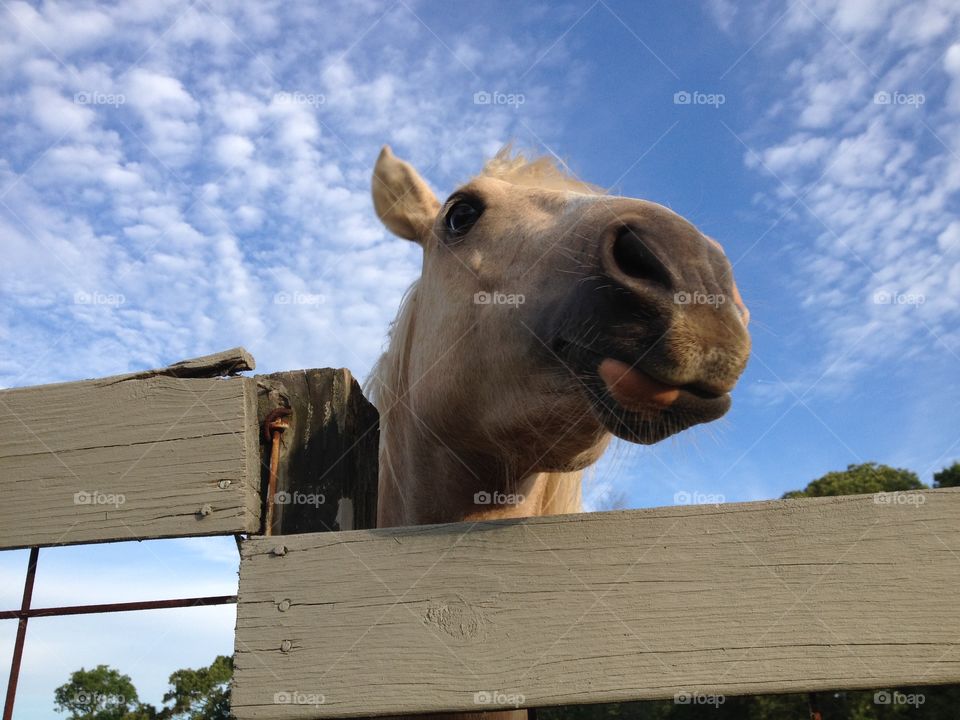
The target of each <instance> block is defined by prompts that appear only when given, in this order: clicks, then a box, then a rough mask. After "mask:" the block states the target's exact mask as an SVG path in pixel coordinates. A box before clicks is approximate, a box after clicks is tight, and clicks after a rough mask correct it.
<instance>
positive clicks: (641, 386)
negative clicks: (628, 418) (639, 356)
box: [597, 358, 680, 410]
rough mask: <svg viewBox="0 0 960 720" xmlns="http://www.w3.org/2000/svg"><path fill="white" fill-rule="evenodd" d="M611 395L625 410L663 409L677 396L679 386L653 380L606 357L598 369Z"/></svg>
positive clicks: (674, 400) (624, 364)
mask: <svg viewBox="0 0 960 720" xmlns="http://www.w3.org/2000/svg"><path fill="white" fill-rule="evenodd" d="M597 372H598V373H599V375H600V379H601V380H603V382H604V383H606V386H607V391H608V392H609V393H610V395H611V397H613V399H614V400H616V401H617V402H618V403H619V404H620V405H622V406H623V407H624V408H626V409H627V410H643V409H649V408H650V407H651V406H653V407H656V408H659V409H666V408H668V407H670V406H671V405H672V404H673V403H674V402H676V400H677V398H678V397H680V389H679V388H677V387H674V386H672V385H666V384H664V383H662V382H658V381H657V380H654V379H653V378H652V377H650V376H649V375H647V374H646V373H645V372H641V371H640V370H636V369H634V368H632V367H630V366H629V365H627V364H626V363H624V362H620V361H619V360H614V359H613V358H605V359H604V360H603V362H601V363H600V367H599V368H598V369H597Z"/></svg>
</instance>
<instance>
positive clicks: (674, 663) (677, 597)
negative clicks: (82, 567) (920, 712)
mask: <svg viewBox="0 0 960 720" xmlns="http://www.w3.org/2000/svg"><path fill="white" fill-rule="evenodd" d="M892 499H893V502H890V503H886V504H885V503H883V502H878V501H877V499H876V498H874V497H873V496H858V497H843V498H823V499H804V500H789V501H776V502H764V503H747V504H732V505H721V506H697V507H682V508H680V507H671V508H661V509H656V510H641V511H629V512H616V513H601V514H586V515H573V516H560V517H546V518H534V519H528V520H523V521H501V522H495V523H483V524H477V525H471V524H458V525H451V526H425V527H419V528H394V529H384V530H373V531H364V530H359V531H354V532H344V533H340V532H334V533H321V534H304V535H293V536H289V535H288V536H282V537H273V538H254V539H250V540H247V541H246V542H244V544H243V548H242V561H241V576H240V603H239V606H238V620H237V640H236V655H235V660H236V677H235V687H234V694H233V705H232V706H233V711H234V713H235V714H236V716H237V717H238V718H240V719H241V720H247V719H250V720H252V719H254V718H258V719H259V718H314V717H355V716H361V715H372V714H390V713H409V712H430V711H441V710H474V711H475V710H477V709H492V708H493V707H506V706H508V705H509V704H510V702H512V701H513V699H512V698H509V697H503V696H510V695H523V696H524V703H523V704H525V705H527V706H537V705H554V704H565V703H580V702H602V701H624V700H629V699H647V698H669V697H673V696H674V694H675V693H677V692H684V691H687V692H693V693H697V692H701V693H722V694H726V695H736V694H752V693H780V692H791V691H805V690H821V689H833V688H851V689H853V688H871V687H884V686H888V687H889V686H892V685H910V684H935V683H945V682H957V681H958V680H960V648H958V647H957V645H958V644H960V625H958V624H957V623H956V622H955V621H954V619H953V618H952V617H951V608H952V607H953V605H954V600H955V598H956V591H957V588H958V587H960V522H958V518H960V491H956V490H940V491H930V492H924V493H911V494H909V495H897V496H894V497H893V498H892ZM278 546H284V547H285V550H281V551H280V553H279V554H278V553H277V552H276V548H277V547H278ZM484 691H486V692H499V693H502V694H503V696H501V697H500V702H494V703H493V704H491V705H487V706H483V707H482V708H478V706H477V705H476V704H475V696H474V694H475V693H478V692H484ZM277 693H280V695H277ZM290 699H292V700H293V702H286V701H287V700H290ZM320 700H322V702H320Z"/></svg>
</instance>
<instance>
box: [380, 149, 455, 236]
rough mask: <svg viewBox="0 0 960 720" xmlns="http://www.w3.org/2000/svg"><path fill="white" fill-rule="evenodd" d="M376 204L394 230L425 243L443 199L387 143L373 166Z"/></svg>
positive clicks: (390, 228)
mask: <svg viewBox="0 0 960 720" xmlns="http://www.w3.org/2000/svg"><path fill="white" fill-rule="evenodd" d="M371 189H372V190H373V206H374V208H376V211H377V216H378V217H379V218H380V220H381V221H382V222H383V224H384V225H386V226H387V228H388V229H389V230H390V231H391V232H392V233H394V234H396V235H399V236H400V237H402V238H406V239H407V240H416V241H417V242H419V243H422V242H423V240H424V238H425V237H426V236H427V233H429V232H430V227H431V226H432V225H433V221H434V218H436V217H437V213H438V212H439V210H440V201H439V200H437V197H436V195H434V194H433V191H432V190H430V188H429V186H428V185H427V183H426V182H424V180H423V178H421V177H420V175H419V174H418V173H417V171H416V170H414V169H413V166H412V165H410V163H408V162H404V161H403V160H401V159H400V158H398V157H397V156H396V155H394V154H393V151H391V150H390V146H389V145H384V146H383V150H381V151H380V157H378V158H377V164H376V167H374V169H373V181H372V188H371Z"/></svg>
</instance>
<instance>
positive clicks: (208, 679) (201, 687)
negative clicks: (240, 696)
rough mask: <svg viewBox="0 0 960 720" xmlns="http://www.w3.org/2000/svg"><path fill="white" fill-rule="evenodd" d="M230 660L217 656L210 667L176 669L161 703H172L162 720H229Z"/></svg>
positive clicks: (231, 662)
mask: <svg viewBox="0 0 960 720" xmlns="http://www.w3.org/2000/svg"><path fill="white" fill-rule="evenodd" d="M232 677H233V658H231V657H228V656H227V655H219V656H217V658H216V660H214V661H213V662H212V663H211V664H210V666H209V667H205V668H200V669H199V670H190V669H186V670H177V671H176V672H175V673H173V675H171V676H170V686H171V689H170V692H168V693H167V694H166V695H164V696H163V702H164V703H169V702H171V701H173V705H172V706H171V707H170V708H169V709H167V708H165V709H164V712H165V713H166V712H168V711H169V714H164V715H163V718H164V719H166V718H170V720H229V718H230V717H231V715H230V678H232Z"/></svg>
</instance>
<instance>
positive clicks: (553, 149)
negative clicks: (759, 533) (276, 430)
mask: <svg viewBox="0 0 960 720" xmlns="http://www.w3.org/2000/svg"><path fill="white" fill-rule="evenodd" d="M0 17H2V20H0V92H2V94H3V102H2V103H0V247H2V250H3V261H2V262H0V294H2V302H0V343H2V348H3V350H2V352H0V386H5V387H16V386H21V385H32V384H38V383H43V382H52V381H60V380H71V379H78V378H84V377H95V376H102V375H107V374H112V373H118V372H123V371H127V370H135V369H143V368H147V367H157V366H161V365H165V364H168V363H170V362H174V361H176V360H180V359H183V358H187V357H193V356H196V355H201V354H206V353H209V352H214V351H217V350H221V349H225V348H227V347H232V346H235V345H243V346H245V347H246V348H247V349H248V350H250V351H251V353H252V354H253V355H254V357H256V359H257V361H258V370H259V371H263V372H272V371H278V370H287V369H295V368H301V367H318V366H345V367H349V368H351V369H352V370H353V371H354V373H355V374H356V375H358V376H359V377H363V376H364V375H365V374H366V373H367V372H368V371H369V369H370V367H371V366H372V364H373V362H374V360H375V359H376V357H377V355H378V353H379V352H380V351H381V349H382V347H383V343H384V340H385V336H386V330H387V327H388V324H389V322H390V320H391V319H392V318H393V316H394V314H395V312H396V308H397V307H398V305H399V302H400V298H401V297H402V294H403V292H404V290H405V289H406V287H407V286H408V285H409V284H410V283H411V282H412V281H413V280H414V279H415V278H416V276H417V273H418V271H419V251H418V249H417V248H416V247H415V246H413V245H412V244H410V243H406V242H404V241H401V240H398V239H396V238H393V237H391V236H389V235H388V234H387V233H386V231H385V230H383V229H382V227H381V226H380V224H379V222H378V221H377V219H376V217H375V216H374V214H373V212H372V207H371V203H370V200H369V189H368V188H369V176H370V171H371V169H372V165H373V161H374V159H375V158H376V155H377V152H378V150H379V148H380V146H381V145H382V144H383V143H390V144H391V145H392V146H393V147H394V149H395V151H396V152H397V153H398V154H399V155H401V156H403V157H405V158H407V159H409V160H411V161H412V162H413V163H414V164H415V165H416V166H417V167H418V168H419V169H420V170H421V172H422V173H423V174H424V176H425V177H426V178H427V179H428V180H429V182H430V183H431V184H432V186H433V187H434V188H435V189H436V190H437V191H438V193H439V194H440V195H445V194H446V193H448V192H449V191H451V190H452V189H453V188H454V187H455V186H456V185H457V184H458V183H459V182H461V181H463V180H465V179H466V178H468V177H469V176H470V175H471V174H473V173H474V172H475V171H476V170H477V169H479V167H480V165H481V163H482V161H483V159H484V158H485V157H487V156H489V155H490V154H492V153H493V152H495V151H496V150H497V149H498V148H499V147H500V146H501V145H502V144H503V143H505V142H507V141H510V140H513V141H515V144H516V145H518V146H520V147H524V148H529V149H531V150H532V151H533V152H535V153H548V154H556V155H557V156H559V157H561V158H562V159H563V160H564V161H565V162H566V163H567V164H568V165H569V167H570V168H571V169H572V171H573V172H575V173H576V174H577V175H579V176H580V177H582V178H583V179H585V180H587V181H591V182H594V183H597V184H599V185H602V186H605V187H612V188H613V189H614V191H616V192H619V193H622V194H624V195H630V196H633V197H643V198H647V199H650V200H654V201H657V202H660V203H662V204H665V205H667V206H669V207H671V208H673V209H674V210H676V211H677V212H679V213H681V214H683V215H685V216H686V217H688V218H689V219H690V220H691V221H693V222H694V223H695V224H697V225H698V226H699V227H700V228H701V229H702V230H703V231H704V232H706V233H708V234H710V235H712V236H714V237H717V238H718V239H720V240H721V242H723V244H724V245H725V247H726V248H727V252H728V254H729V256H730V257H731V260H732V261H733V262H734V263H735V266H736V271H737V277H738V283H739V285H740V287H741V289H742V291H743V294H744V296H745V298H746V301H747V303H748V304H749V305H750V307H751V311H752V314H753V325H752V330H753V335H754V344H755V353H754V356H753V359H752V360H751V364H750V367H749V368H748V371H747V374H746V375H745V377H744V379H743V381H742V384H741V387H740V389H739V390H738V392H737V394H736V395H735V404H734V409H733V411H732V412H731V413H730V414H729V415H728V417H727V418H725V419H724V420H723V421H721V422H720V423H718V424H717V425H715V426H711V427H709V428H703V429H697V430H694V431H692V432H689V433H686V434H684V435H682V436H680V437H678V438H675V439H672V440H670V441H667V442H666V443H664V444H662V445H660V446H656V447H654V448H636V447H627V446H624V445H616V446H615V447H614V448H613V450H612V452H611V453H610V455H609V456H608V457H607V458H606V459H605V460H604V461H602V462H601V464H600V466H598V468H597V469H596V470H595V471H593V472H592V474H591V479H590V483H591V485H590V490H591V492H590V496H589V497H590V498H591V501H592V502H594V503H599V504H604V503H608V502H610V499H611V498H614V497H615V498H619V499H621V500H622V501H623V502H625V504H627V505H629V506H649V505H664V504H670V503H672V502H674V501H675V497H676V493H678V492H688V493H696V492H700V493H712V494H720V495H722V496H723V497H725V498H726V499H727V500H751V499H761V498H770V497H777V496H779V495H780V494H781V493H783V492H784V491H786V490H789V489H793V488H797V487H802V486H803V485H804V484H805V483H806V482H808V481H809V480H811V479H813V478H815V477H817V476H819V475H821V474H823V473H824V472H826V471H828V470H832V469H838V468H842V467H844V466H845V465H847V464H848V463H854V462H862V461H866V460H877V461H880V462H887V463H891V464H895V465H901V466H905V467H909V468H911V469H914V470H916V471H917V472H919V473H920V474H921V477H922V478H923V479H924V480H926V481H928V482H929V479H930V474H931V473H932V472H933V471H935V470H938V469H939V468H940V467H942V466H944V465H946V464H948V463H949V462H952V461H953V460H954V459H956V458H957V457H960V431H958V430H957V428H958V427H960V422H958V421H960V410H958V408H960V387H958V384H957V382H956V378H957V376H958V370H960V323H958V315H960V312H958V311H960V216H958V190H960V33H958V30H960V7H958V6H957V5H956V3H955V2H952V1H951V0H942V1H940V0H923V1H917V2H909V3H907V2H900V3H897V2H888V1H883V0H871V1H869V2H867V1H866V0H846V1H845V2H842V3H836V2H826V1H822V0H796V1H795V2H781V1H779V0H778V1H776V2H773V1H770V2H757V3H748V4H737V3H733V2H731V1H730V0H709V1H708V2H705V3H703V4H702V5H699V6H698V5H694V4H691V5H676V4H675V3H669V2H655V3H643V4H640V3H632V2H614V1H613V0H598V1H597V2H591V0H584V1H583V2H568V3H549V4H547V3H543V4H535V3H523V4H517V3H509V2H502V3H501V2H485V3H445V2H428V1H426V0H423V1H415V0H399V1H397V2H390V1H389V0H386V1H384V2H381V1H379V0H378V1H373V0H367V1H363V0H361V1H356V0H353V1H349V2H347V1H344V2H335V1H329V2H323V3H280V2H270V1H268V0H264V1H261V2H256V3H247V4H244V3H239V2H231V1H227V0H223V1H217V0H196V1H195V2H187V1H181V2H168V3H157V2H153V1H152V0H144V1H135V0H130V1H127V2H121V3H117V4H106V3H104V4H97V3H88V2H79V1H78V2H45V3H26V2H10V1H9V0H4V2H2V3H0ZM480 92H497V93H502V94H503V96H501V97H509V96H513V97H514V101H513V102H504V103H489V104H482V103H480V104H478V103H477V102H475V94H476V93H480ZM517 98H522V102H520V101H519V100H518V99H517ZM685 99H688V100H689V102H684V100H685ZM290 300H292V302H289V301H290ZM231 549H232V540H225V541H222V542H221V541H217V540H211V541H198V542H196V543H190V542H186V541H183V542H172V541H169V542H163V543H144V544H142V545H140V546H137V547H136V548H128V547H126V546H114V547H111V548H108V549H104V548H97V549H86V550H85V553H86V554H81V552H80V550H77V549H69V550H67V549H63V550H51V551H48V552H46V553H44V554H45V555H47V556H48V557H49V558H50V560H49V562H47V563H46V564H45V565H43V567H42V571H41V576H40V581H39V584H38V595H40V596H41V597H43V598H46V600H44V602H50V603H54V602H62V603H65V602H81V601H92V600H94V599H100V600H106V599H109V598H119V597H120V596H121V595H122V596H123V597H125V598H126V597H127V596H126V595H125V594H124V593H127V592H128V590H127V589H125V588H129V592H130V593H132V594H131V595H130V597H152V596H157V595H160V596H168V597H171V596H175V595H178V594H186V595H189V594H194V593H196V594H201V590H202V591H203V592H206V589H207V588H211V590H210V591H211V592H215V591H223V592H229V591H230V588H232V587H233V586H234V584H235V577H234V574H233V573H234V571H235V556H234V555H231V554H230V551H231ZM81 558H85V559H84V560H81ZM24 563H25V556H24V554H23V553H4V554H3V557H2V558H0V576H2V577H3V578H4V580H5V581H6V582H4V583H2V586H3V588H4V590H3V605H4V606H5V607H12V606H14V605H15V604H16V603H17V602H18V592H19V591H18V589H17V587H18V585H19V583H20V578H22V567H23V564H24ZM144 568H146V569H148V570H144ZM213 588H216V590H214V589H213ZM109 622H111V623H113V625H112V627H114V628H116V630H117V631H116V632H111V633H103V632H98V631H97V629H96V628H97V627H102V626H98V625H96V624H95V623H93V622H92V621H91V622H87V621H83V622H71V623H66V622H63V623H61V622H60V621H53V620H50V621H43V622H42V623H41V622H37V623H35V624H34V626H31V631H30V632H31V642H30V643H28V652H27V656H26V661H25V666H24V667H25V675H24V680H23V682H22V686H21V687H22V689H21V700H20V705H19V708H20V710H19V712H18V717H21V718H34V717H36V718H41V717H49V715H50V710H51V705H52V703H51V697H52V689H53V687H55V686H56V685H57V684H59V683H60V682H63V681H64V680H65V679H66V676H67V675H68V674H69V672H70V671H71V670H73V669H76V668H78V667H79V666H80V665H81V664H84V663H85V664H87V666H90V665H94V664H96V663H98V662H108V663H110V664H112V665H114V666H117V667H120V668H122V669H123V670H124V671H125V672H128V673H130V674H131V675H132V676H133V677H134V680H135V681H136V682H137V684H138V686H140V687H141V689H142V690H143V691H144V694H145V695H146V696H147V699H149V700H151V701H153V702H159V699H160V695H161V694H162V692H163V689H164V684H165V679H166V675H167V674H169V672H171V671H172V670H174V669H176V668H177V667H180V666H182V665H187V664H193V665H198V664H201V663H204V662H208V661H209V660H210V659H212V657H213V656H214V655H215V654H216V653H218V652H219V653H225V652H229V651H230V647H231V641H230V636H231V630H232V622H233V620H232V613H231V611H230V610H229V609H227V608H221V609H202V610H190V611H182V612H180V611H176V612H175V611H170V612H166V613H162V614H160V615H151V616H149V617H148V616H147V615H146V614H143V613H138V614H135V615H130V616H127V617H125V618H119V617H118V618H114V619H111V620H110V621H109ZM164 633H169V634H167V635H164ZM12 637H13V629H12V624H11V623H4V624H0V652H2V653H7V652H8V651H9V648H10V646H11V644H12ZM146 638H160V640H159V641H158V644H149V645H148V644H145V643H146V642H147V641H146Z"/></svg>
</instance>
